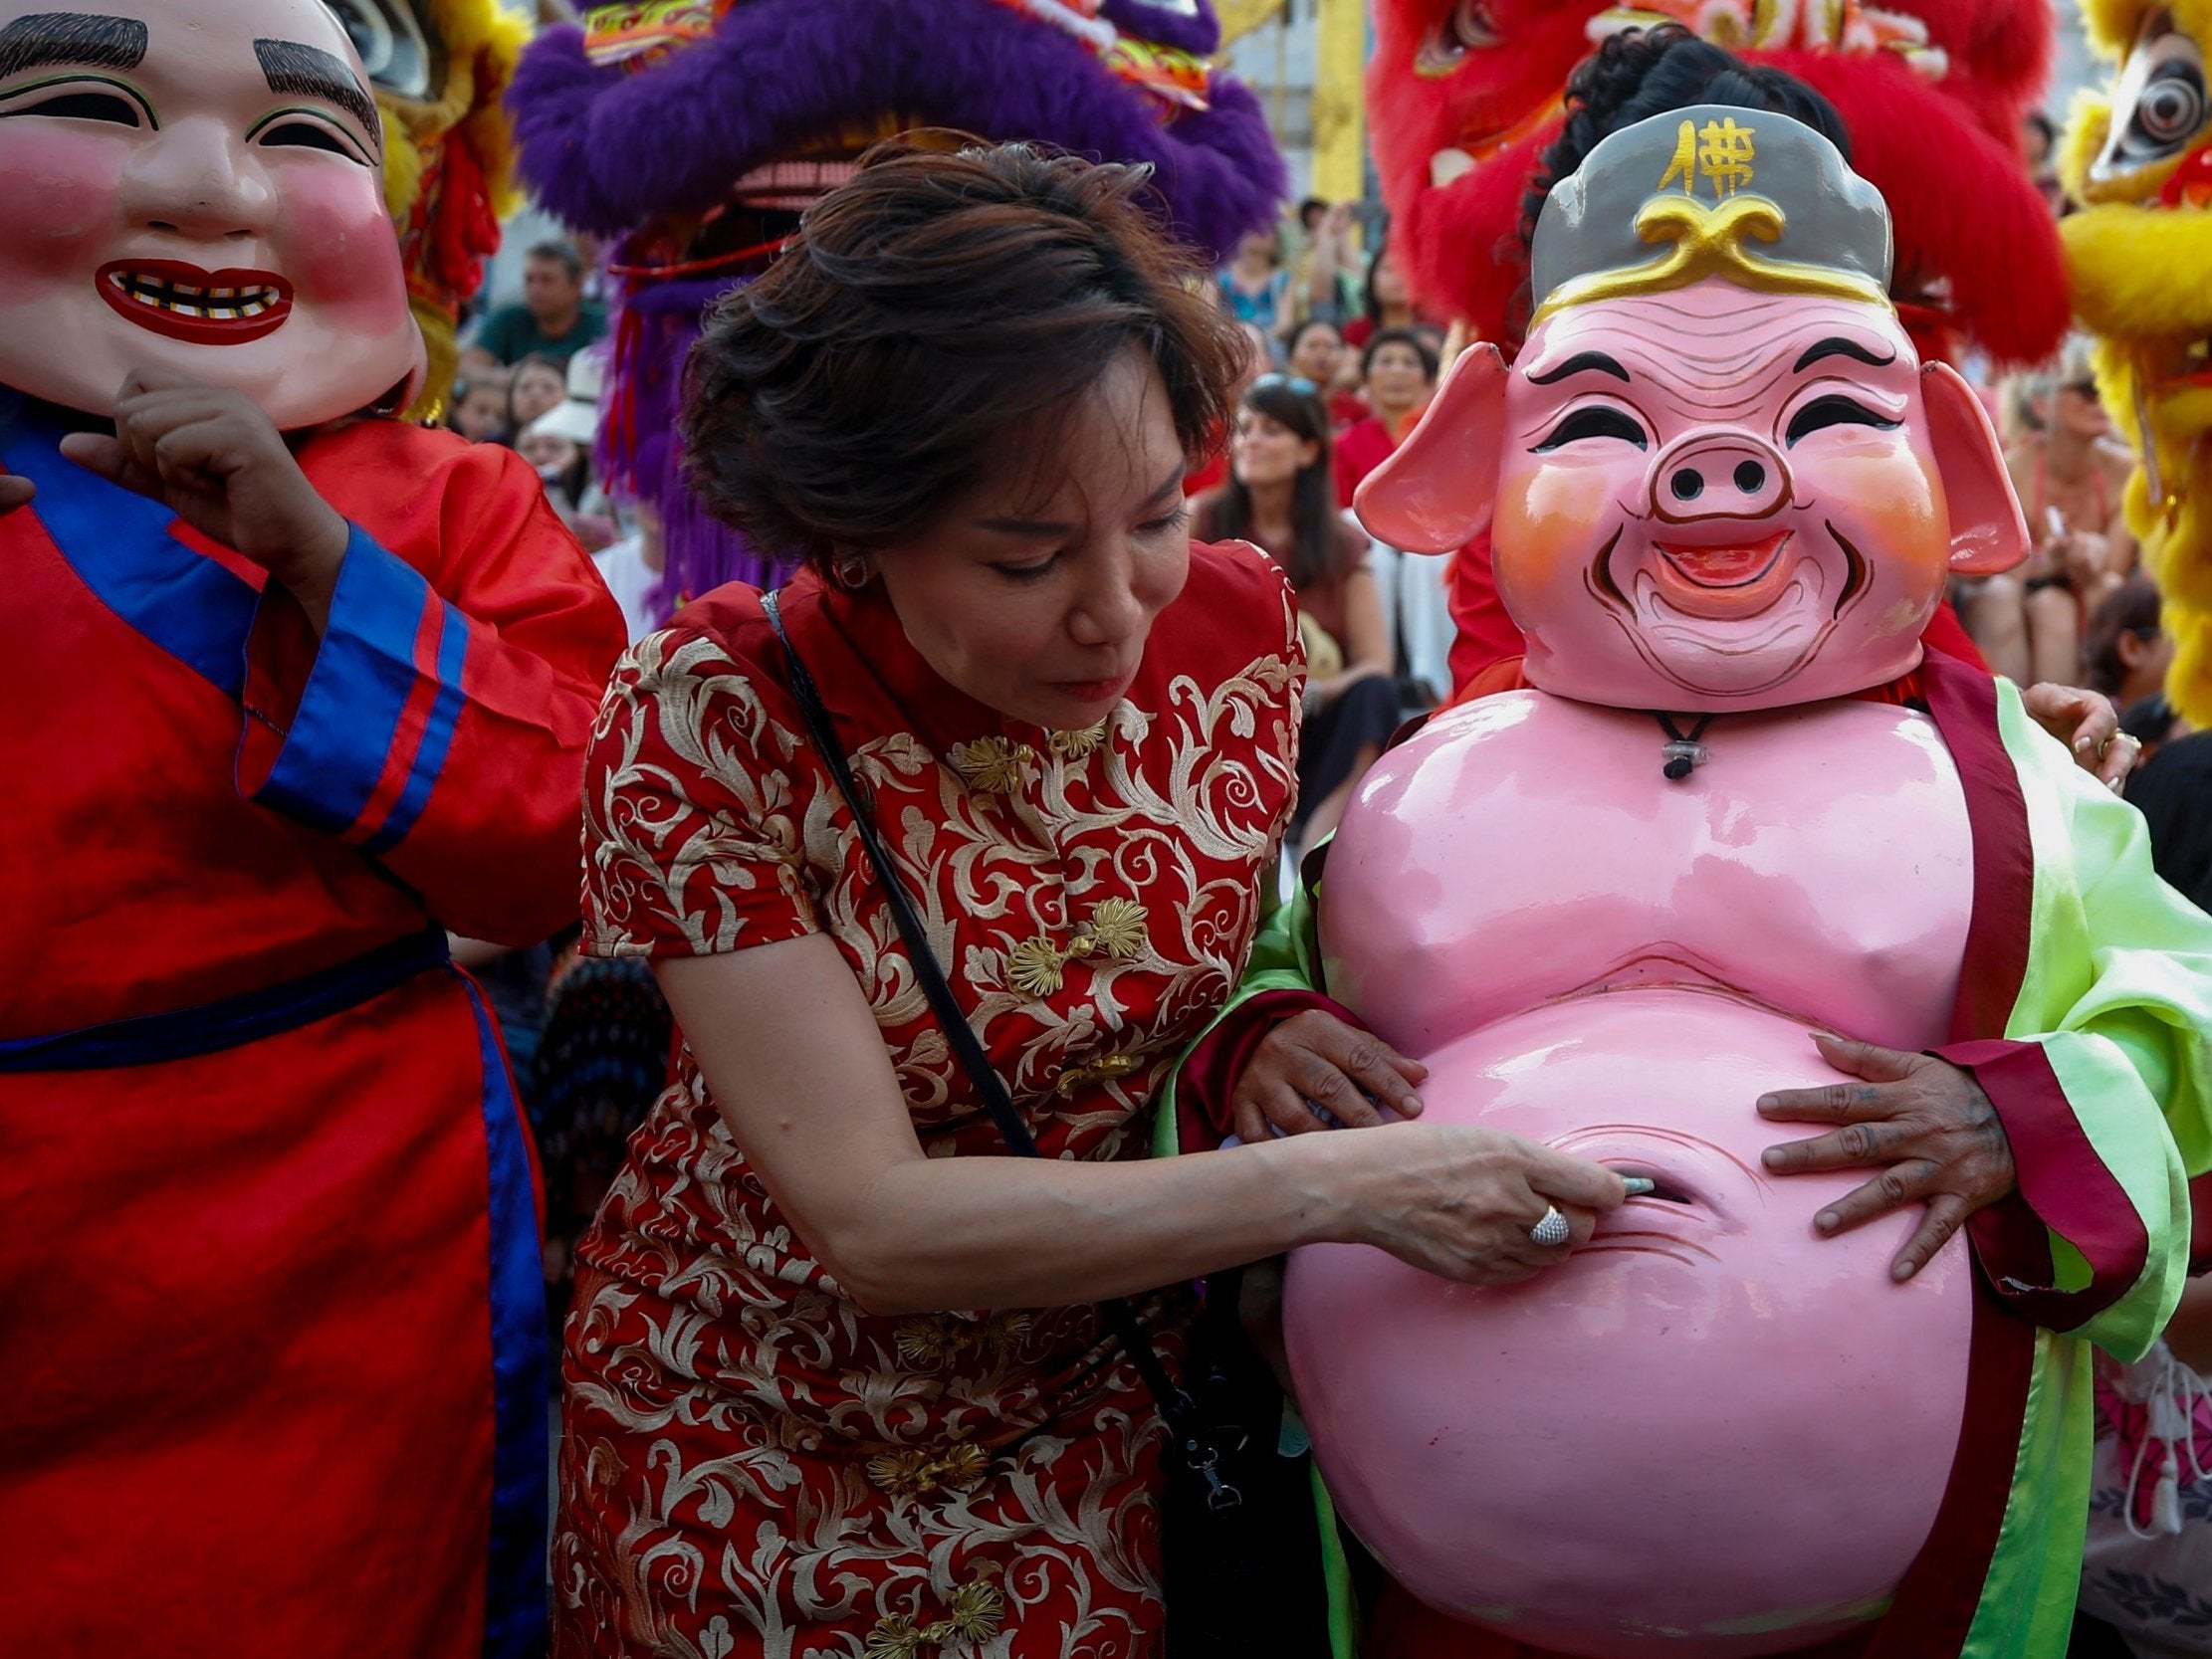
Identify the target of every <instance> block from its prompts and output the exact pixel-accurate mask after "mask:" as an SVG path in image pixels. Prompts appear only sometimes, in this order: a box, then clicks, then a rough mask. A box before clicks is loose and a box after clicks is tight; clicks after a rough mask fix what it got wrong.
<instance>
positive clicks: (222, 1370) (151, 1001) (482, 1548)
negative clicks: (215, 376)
mask: <svg viewBox="0 0 2212 1659" xmlns="http://www.w3.org/2000/svg"><path fill="white" fill-rule="evenodd" d="M56 439H57V434H56V432H55V431H53V430H52V429H49V428H45V427H43V426H39V425H35V424H30V423H27V422H26V423H22V424H16V425H14V426H12V427H9V426H6V425H4V424H0V470H5V471H8V472H14V473H20V474H24V475H26V476H28V477H30V478H31V479H32V480H33V481H34V482H35V483H36V484H37V486H38V491H39V494H38V499H37V500H36V502H34V503H33V505H32V506H31V507H29V508H25V509H20V510H18V511H16V512H15V513H12V514H9V515H7V516H6V517H4V518H0V568H4V569H5V570H6V572H7V588H6V598H5V601H4V602H0V685H4V686H5V688H6V689H5V693H4V694H0V707H5V708H6V710H7V713H8V719H7V721H6V723H5V725H4V726H0V778H5V779H6V780H7V786H8V789H9V791H10V795H11V800H10V805H9V810H8V811H7V812H6V813H5V814H4V815H0V900H4V908H5V913H6V915H7V916H8V918H9V920H10V923H11V925H12V926H13V928H14V930H15V938H16V944H15V946H14V950H13V952H12V954H13V959H14V963H15V969H14V972H13V973H12V974H11V975H10V978H9V982H8V985H7V990H6V992H5V994H4V995H0V1147H4V1148H5V1153H4V1155H0V1214H4V1215H5V1216H6V1218H7V1221H6V1226H5V1229H4V1231H0V1367H4V1372H5V1375H6V1376H7V1378H8V1381H9V1384H10V1387H9V1401H8V1409H7V1412H6V1414H5V1422H4V1426H0V1539H5V1540H6V1541H7V1543H6V1546H5V1548H4V1549H0V1650H5V1651H7V1652H10V1653H22V1654H41V1655H77V1654H85V1655H94V1654H98V1655H107V1654H121V1653H142V1652H155V1651H157V1652H159V1653H161V1654H163V1655H174V1656H189V1659H198V1656H203V1655H205V1656H213V1655H217V1654H221V1655H224V1656H226V1659H227V1656H232V1655H239V1654H267V1655H279V1654H283V1655H307V1654H319V1653H343V1654H345V1655H346V1656H347V1659H383V1656H388V1659H443V1656H451V1659H463V1656H469V1659H474V1656H475V1655H478V1654H480V1653H482V1654H509V1653H513V1654H522V1653H526V1652H528V1651H529V1650H530V1649H531V1647H532V1646H533V1644H542V1643H543V1640H544V1595H545V1584H544V1572H545V1569H544V1555H543V1545H544V1521H545V1511H546V1498H547V1474H546V1452H547V1445H546V1418H545V1409H546V1377H545V1353H544V1347H545V1343H544V1323H543V1322H544V1313H543V1292H542V1284H541V1269H540V1263H539V1248H538V1243H537V1216H536V1203H535V1194H534V1184H535V1181H534V1172H533V1166H532V1159H531V1153H530V1149H529V1145H528V1141H527V1139H526V1137H525V1134H524V1131H523V1128H522V1124H521V1121H520V1119H519V1117H518V1114H517V1108H516V1101H515V1096H514V1092H513V1088H512V1085H511V1083H510V1081H509V1077H508V1072H507V1066H506V1061H505V1058H504V1055H503V1053H502V1051H501V1048H500V1044H499V1037H498V1033H497V1028H496V1027H495V1025H494V1023H493V1021H492V1019H491V1017H490V1014H489V1012H488V1009H487V1007H486V1004H485V1001H484V998H483V997H482V995H481V994H480V993H479V992H478V991H477V989H476V987H475V986H474V985H473V984H472V983H471V982H470V981H469V980H467V979H466V978H464V977H463V976H461V975H460V974H459V973H458V972H456V971H454V970H453V969H452V968H451V967H450V966H449V965H448V964H447V963H446V960H445V953H444V941H443V934H442V932H441V930H442V929H443V928H448V927H450V928H452V929H454V930H456V931H458V932H461V933H468V934H473V935H478V936H489V937H492V938H496V939H500V940H505V941H511V942H517V943H521V942H527V941H530V940H533V939H536V938H540V937H543V936H544V935H546V934H547V933H552V932H553V931H554V930H556V929H557V928H559V927H560V926H561V925H562V924H563V922H564V921H565V920H567V919H568V918H571V917H572V916H573V915H574V914H575V904H576V892H577V878H576V831H575V819H576V803H577V799H578V790H579V786H580V781H581V777H582V762H583V749H584V745H585V743H586V741H587V740H588V738H589V735H590V726H591V720H592V715H593V711H594V710H595V709H596V707H597V703H598V694H599V688H600V685H601V683H602V681H603V680H604V678H605V676H606V674H607V671H608V669H609V668H610V666H611V664H612V663H613V661H614V658H615V657H616V656H617V655H618V654H619V652H620V650H621V647H622V642H623V629H622V620H621V616H620V614H619V612H618V610H617V609H616V607H615V604H614V602H613V600H612V599H611V598H609V597H608V595H607V593H606V591H605V589H604V587H603V586H602V585H601V584H600V582H599V581H598V579H597V578H596V576H595V575H594V574H593V573H592V570H591V564H590V560H589V559H588V557H586V556H585V554H584V553H583V551H582V550H581V549H580V548H579V547H578V546H577V545H576V543H575V542H574V540H573V539H572V538H571V537H570V536H569V535H568V533H567V532H566V530H564V529H563V528H562V527H561V525H560V523H559V521H558V520H557V519H556V518H554V517H553V513H552V512H551V511H550V509H548V508H547V506H546V505H545V502H544V497H543V493H542V491H541V489H540V487H539V484H538V480H537V479H536V477H535V476H534V475H533V474H532V473H531V471H530V470H529V469H528V468H527V467H525V466H523V465H522V463H521V462H520V461H519V460H518V459H517V458H516V457H515V456H513V455H512V454H509V453H508V452H506V451H503V450H497V449H491V448H471V447H469V446H468V445H466V444H465V443H463V442H462V441H461V440H459V439H458V438H455V437H453V436H451V435H449V434H445V433H433V432H429V431H424V430H421V429H418V428H413V427H408V426H403V425H400V424H398V423H396V422H390V421H368V422H362V423H359V424H354V425H350V426H347V427H344V428H341V429H335V430H332V431H328V432H326V433H324V434H322V435H319V436H317V437H315V438H314V439H312V440H311V441H310V442H308V443H307V444H306V446H305V447H304V448H303V449H302V450H301V451H300V461H301V465H302V466H303V468H304V469H305V470H306V472H307V475H308V477H309V478H310V479H311V480H312V481H313V482H314V483H315V485H316V487H317V488H318V490H320V491H321V492H322V494H323V495H324V497H325V498H326V499H327V500H328V501H330V502H331V503H332V506H334V507H335V508H337V510H338V511H339V512H340V513H342V514H343V515H345V516H346V518H348V519H349V520H350V521H351V523H352V524H353V526H354V534H353V539H352V543H351V545H350V547H349V548H348V550H347V553H346V557H345V562H344V564H343V566H342V568H341V571H340V574H339V577H338V582H337V588H336V593H335V597H334V599H333V601H332V607H331V615H330V623H329V627H328V629H327V631H326V633H325V634H324V636H323V637H322V638H321V640H320V641H318V639H317V638H316V636H315V635H314V633H313V631H312V629H311V628H310V626H309V625H308V623H307V620H306V617H305V615H304V613H303V612H302V611H301V610H300V609H299V607H298V606H297V605H296V604H294V603H293V602H292V600H291V599H290V597H289V595H286V594H284V593H282V592H281V591H280V592H278V593H275V594H265V593H262V592H261V591H260V573H259V572H258V571H256V570H254V569H252V568H251V567H248V566H246V565H244V564H243V563H242V561H240V560H239V559H238V558H237V556H236V555H235V554H232V553H230V552H228V551H227V550H223V549H216V548H213V547H212V546H211V544H209V543H207V542H205V541H203V540H201V539H199V538H197V537H196V536H194V535H193V534H192V533H191V532H190V531H189V530H186V529H184V528H182V527H181V526H179V525H177V524H176V523H175V522H174V521H173V520H172V519H171V518H170V516H169V514H168V512H167V511H166V510H165V509H164V508H161V507H159V506H158V505H156V504H153V503H150V502H147V501H144V500H142V499H140V498H138V497H136V496H131V495H128V494H125V493H123V492H122V491H120V490H117V489H115V488H113V487H111V486H110V485H108V484H106V483H104V482H103V481H101V480H99V479H96V478H95V477H93V476H92V475H91V474H89V473H86V472H84V471H82V470H81V469H79V468H77V467H75V466H73V465H72V464H71V463H69V462H68V461H66V460H64V459H63V458H62V457H61V455H60V453H59V451H58V449H57V448H56Z"/></svg>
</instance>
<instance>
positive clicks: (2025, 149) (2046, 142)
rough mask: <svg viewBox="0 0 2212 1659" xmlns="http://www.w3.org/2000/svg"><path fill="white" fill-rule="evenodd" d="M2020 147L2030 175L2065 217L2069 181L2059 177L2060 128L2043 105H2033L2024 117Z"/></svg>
mask: <svg viewBox="0 0 2212 1659" xmlns="http://www.w3.org/2000/svg"><path fill="white" fill-rule="evenodd" d="M2020 149H2021V153H2022V155H2023V156H2024V157H2025V158H2026V160H2027V163H2028V176H2029V177H2030V178H2032V179H2034V180H2035V182H2036V188H2037V189H2038V190H2040V191H2042V192H2043V199H2044V200H2045V201H2047V202H2049V203H2050V204H2051V211H2052V212H2053V213H2056V214H2058V215H2059V216H2060V217H2061V218H2064V217H2065V216H2066V214H2067V212H2068V210H2069V203H2068V202H2067V199H2066V185H2065V184H2064V183H2062V182H2061V181H2060V179H2059V156H2058V150H2059V129H2058V128H2057V127H2055V126H2053V125H2052V124H2051V117H2050V116H2049V115H2046V114H2045V113H2044V112H2043V111H2042V110H2041V109H2031V110H2029V111H2028V112H2027V114H2025V115H2024V116H2022V117H2021V120H2020Z"/></svg>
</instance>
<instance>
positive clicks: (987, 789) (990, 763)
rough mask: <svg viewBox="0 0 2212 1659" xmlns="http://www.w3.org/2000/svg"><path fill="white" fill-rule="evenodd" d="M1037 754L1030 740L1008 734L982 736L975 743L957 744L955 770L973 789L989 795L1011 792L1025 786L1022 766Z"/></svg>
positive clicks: (955, 746)
mask: <svg viewBox="0 0 2212 1659" xmlns="http://www.w3.org/2000/svg"><path fill="white" fill-rule="evenodd" d="M1036 757H1037V751H1036V750H1035V749H1033V748H1031V747H1030V746H1029V745H1028V744H1027V743H1019V744H1016V743H1012V742H1009V741H1007V739H1005V738H1004V737H978V738H977V739H976V740H975V741H974V742H972V743H955V744H954V745H953V770H954V771H956V772H958V773H960V775H961V781H962V782H964V783H966V784H967V785H968V787H969V788H971V789H981V790H982V791H983V792H984V793H985V794H987V795H1010V794H1012V793H1013V792H1014V791H1015V790H1016V789H1018V788H1020V787H1021V768H1022V767H1023V766H1024V765H1026V764H1027V763H1028V762H1030V761H1031V760H1034V759H1035V758H1036Z"/></svg>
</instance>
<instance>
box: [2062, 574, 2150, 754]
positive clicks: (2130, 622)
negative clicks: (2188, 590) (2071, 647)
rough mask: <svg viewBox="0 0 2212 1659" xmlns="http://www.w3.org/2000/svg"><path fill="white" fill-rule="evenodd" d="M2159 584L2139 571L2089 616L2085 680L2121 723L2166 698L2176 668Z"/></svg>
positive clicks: (2084, 665)
mask: <svg viewBox="0 0 2212 1659" xmlns="http://www.w3.org/2000/svg"><path fill="white" fill-rule="evenodd" d="M2162 609H2163V606H2162V605H2161V604H2160V602H2159V598H2158V584H2157V583H2156V582H2154V581H2152V580H2151V579H2150V578H2149V577H2148V576H2146V575H2144V574H2143V573H2142V572H2141V571H2137V572H2136V573H2135V574H2134V575H2132V576H2129V577H2128V578H2127V579H2126V580H2125V581H2123V582H2121V583H2120V584H2119V585H2118V586H2117V587H2115V588H2113V589H2112V590H2111V592H2109V593H2107V594H2106V595H2105V596H2104V599H2103V602H2102V603H2101V604H2100V605H2099V606H2098V607H2097V609H2096V610H2095V611H2094V612H2092V613H2091V615H2090V631H2089V638H2088V639H2086V640H2084V641H2083V643H2082V679H2083V683H2084V684H2085V685H2087V686H2088V687H2089V688H2090V690H2091V691H2093V692H2096V693H2098V694H2099V695H2100V696H2102V697H2107V698H2110V699H2111V700H2112V702H2113V703H2114V704H2115V705H2117V706H2118V708H2119V709H2120V711H2121V715H2122V718H2125V715H2126V713H2127V711H2129V710H2131V709H2132V708H2134V706H2135V705H2137V704H2139V703H2141V702H2142V701H2143V700H2144V699H2146V698H2154V697H2161V696H2163V694H2164V692H2165V685H2166V670H2167V669H2168V668H2170V667H2172V666H2173V636H2172V635H2171V634H2169V633H2167V632H2166V630H2165V626H2164V623H2163V621H2162V620H2161V617H2160V612H2161V611H2162Z"/></svg>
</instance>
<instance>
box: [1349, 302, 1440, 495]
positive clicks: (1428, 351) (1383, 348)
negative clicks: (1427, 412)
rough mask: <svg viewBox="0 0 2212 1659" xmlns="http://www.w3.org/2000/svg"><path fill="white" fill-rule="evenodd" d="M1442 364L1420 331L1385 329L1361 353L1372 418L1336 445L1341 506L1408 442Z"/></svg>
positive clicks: (1361, 376)
mask: <svg viewBox="0 0 2212 1659" xmlns="http://www.w3.org/2000/svg"><path fill="white" fill-rule="evenodd" d="M1440 367H1441V361H1440V359H1439V358H1438V355H1437V348H1436V347H1435V346H1433V345H1431V344H1430V343H1429V341H1428V340H1427V339H1426V338H1424V337H1423V335H1422V334H1421V332H1420V330H1419V329H1416V328H1385V329H1384V330H1383V331H1382V332H1381V333H1378V334H1376V335H1374V336H1373V337H1372V338H1370V339H1369V340H1368V342H1367V349H1366V350H1364V351H1362V352H1361V353H1360V381H1361V384H1362V385H1363V386H1364V387H1365V388H1366V391H1367V406H1368V407H1369V408H1370V409H1372V410H1374V411H1375V412H1374V414H1372V415H1370V416H1368V418H1367V419H1366V420H1363V421H1360V422H1359V423H1357V424H1356V425H1354V426H1351V427H1349V428H1347V429H1346V430H1345V433H1344V436H1342V437H1341V438H1339V439H1338V440H1337V445H1336V483H1337V501H1338V503H1339V505H1341V506H1344V507H1350V506H1351V505H1352V493H1353V492H1354V491H1355V490H1357V489H1359V487H1360V481H1361V480H1362V479H1364V478H1366V477H1367V475H1368V474H1369V473H1371V472H1373V471H1374V470H1375V469H1376V468H1377V467H1380V466H1381V465H1382V464H1383V463H1384V461H1386V460H1388V459H1389V457H1390V455H1391V453H1392V452H1393V451H1394V450H1396V449H1397V448H1398V446H1399V445H1400V444H1401V443H1403V442H1405V439H1406V434H1407V433H1409V432H1411V431H1412V430H1413V429H1414V422H1415V421H1417V420H1419V419H1420V418H1421V412H1422V411H1423V410H1424V409H1426V408H1428V407H1429V399H1430V398H1431V397H1432V396H1433V395H1435V393H1436V390H1437V375H1438V370H1439V368H1440Z"/></svg>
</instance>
